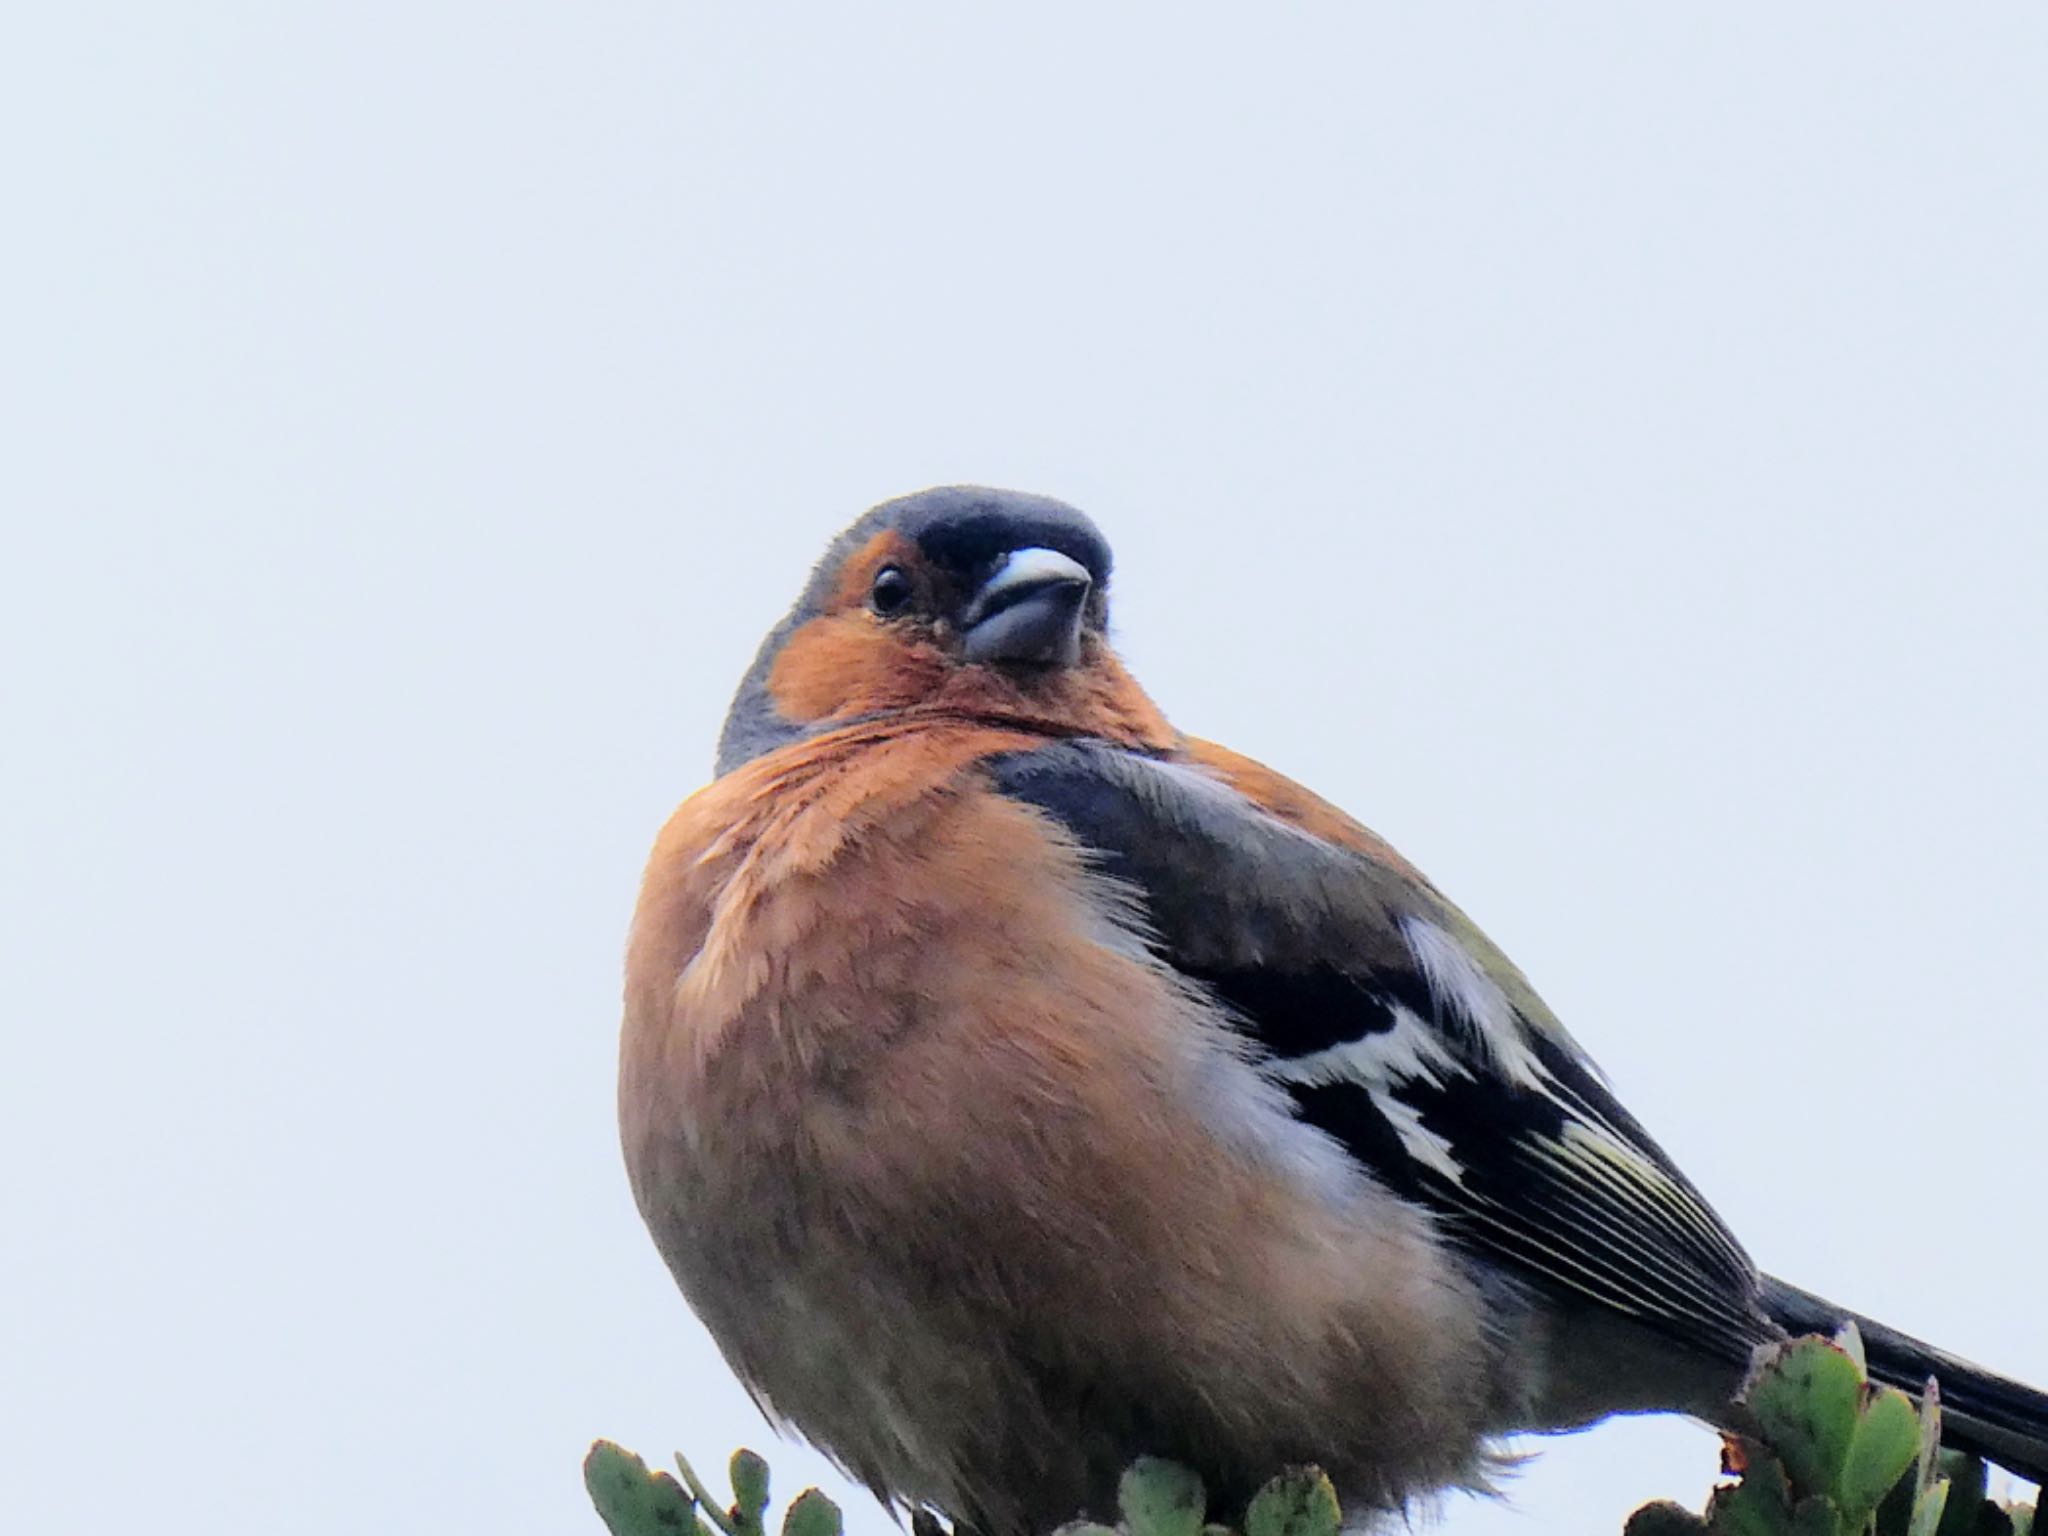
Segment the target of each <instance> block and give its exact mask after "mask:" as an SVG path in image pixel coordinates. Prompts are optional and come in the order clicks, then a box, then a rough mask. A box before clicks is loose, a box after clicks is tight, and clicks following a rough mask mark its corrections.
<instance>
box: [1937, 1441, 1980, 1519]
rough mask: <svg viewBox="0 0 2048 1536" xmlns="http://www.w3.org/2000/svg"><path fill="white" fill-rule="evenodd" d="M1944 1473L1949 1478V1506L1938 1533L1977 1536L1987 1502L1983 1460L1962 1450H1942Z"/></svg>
mask: <svg viewBox="0 0 2048 1536" xmlns="http://www.w3.org/2000/svg"><path fill="white" fill-rule="evenodd" d="M1941 1475H1942V1476H1943V1477H1945V1478H1947V1479H1948V1507H1947V1508H1946V1509H1944V1510H1943V1511H1942V1514H1941V1524H1940V1526H1939V1527H1938V1531H1939V1536H1977V1532H1978V1527H1979V1525H1980V1523H1981V1519H1982V1516H1983V1513H1984V1505H1985V1502H1986V1501H1985V1498H1984V1463H1983V1462H1981V1461H1979V1460H1978V1459H1977V1458H1976V1457H1974V1456H1966V1455H1964V1454H1963V1453H1962V1452H1961V1451H1943V1452H1942V1453H1941Z"/></svg>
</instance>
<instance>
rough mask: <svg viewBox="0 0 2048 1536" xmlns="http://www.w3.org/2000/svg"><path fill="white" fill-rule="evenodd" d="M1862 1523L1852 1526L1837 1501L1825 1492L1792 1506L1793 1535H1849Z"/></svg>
mask: <svg viewBox="0 0 2048 1536" xmlns="http://www.w3.org/2000/svg"><path fill="white" fill-rule="evenodd" d="M1861 1524H1862V1523H1861V1522H1860V1521H1858V1522H1856V1524H1855V1525H1853V1526H1852V1525H1851V1524H1850V1522H1848V1521H1846V1520H1844V1519H1843V1518H1842V1514H1841V1511H1840V1510H1838V1509H1837V1508H1836V1507H1835V1501H1834V1500H1833V1499H1831V1498H1829V1497H1828V1496H1827V1495H1826V1494H1824V1493H1817V1494H1815V1495H1814V1496H1813V1497H1812V1498H1810V1499H1801V1500H1800V1501H1799V1502H1798V1503H1797V1504H1795V1505H1794V1506H1793V1507H1792V1531H1793V1536H1849V1533H1850V1532H1851V1531H1852V1530H1856V1529H1860V1528H1861Z"/></svg>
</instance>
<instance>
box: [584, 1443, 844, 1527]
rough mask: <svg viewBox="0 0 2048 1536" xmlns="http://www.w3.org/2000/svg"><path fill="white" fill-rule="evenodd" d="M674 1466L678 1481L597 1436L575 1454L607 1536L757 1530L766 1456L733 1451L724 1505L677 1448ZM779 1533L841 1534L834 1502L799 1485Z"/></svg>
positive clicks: (765, 1497)
mask: <svg viewBox="0 0 2048 1536" xmlns="http://www.w3.org/2000/svg"><path fill="white" fill-rule="evenodd" d="M676 1470H677V1471H678V1472H680V1473H682V1475H683V1480H682V1482H681V1483H678V1482H677V1481H676V1480H675V1479H674V1478H673V1477H670V1476H669V1475H668V1473H666V1472H653V1471H649V1470H648V1466H647V1463H646V1462H644V1461H642V1460H641V1459H640V1458H639V1457H638V1456H635V1455H634V1454H633V1453H632V1452H631V1451H626V1450H621V1449H620V1448H619V1447H618V1446H616V1445H613V1444H612V1443H611V1441H609V1440H600V1441H598V1442H597V1444H595V1445H593V1446H592V1447H591V1448H590V1454H589V1455H588V1456H586V1457H585V1458H584V1459H583V1486H584V1487H585V1488H587V1489H589V1490H590V1502H591V1503H592V1504H595V1505H596V1506H597V1512H598V1514H599V1515H600V1516H601V1517H602V1518H603V1520H604V1523H605V1526H606V1528H607V1529H608V1530H610V1532H611V1536H721V1533H722V1536H762V1533H763V1532H764V1531H765V1529H766V1525H765V1523H764V1516H765V1513H766V1511H767V1508H768V1463H767V1462H765V1461H763V1460H762V1459H761V1458H760V1457H759V1456H756V1455H755V1454H754V1453H753V1452H752V1451H737V1452H735V1453H734V1454H733V1458H732V1465H731V1467H730V1469H729V1476H730V1478H731V1481H732V1503H731V1504H730V1505H728V1506H726V1507H724V1508H720V1507H719V1504H718V1501H717V1500H716V1499H714V1498H713V1497H712V1496H711V1493H710V1491H709V1490H708V1489H706V1488H705V1486H704V1484H703V1482H702V1481H701V1480H700V1479H699V1478H698V1476H697V1474H696V1471H695V1470H694V1469H693V1468H692V1467H691V1466H690V1464H689V1463H688V1462H687V1461H685V1460H683V1458H682V1457H681V1456H678V1457H676ZM686 1488H687V1490H688V1491H687V1492H686V1491H685V1489H686ZM702 1517H708V1518H709V1520H710V1522H711V1523H710V1524H709V1525H707V1524H705V1520H704V1518H702ZM782 1536H841V1525H840V1518H839V1506H838V1505H837V1504H834V1503H833V1502H832V1501H831V1500H830V1499H828V1498H826V1497H825V1495H824V1494H822V1493H820V1492H819V1491H818V1490H817V1489H815V1488H807V1489H805V1490H804V1492H802V1493H801V1494H799V1495H797V1497H796V1498H795V1499H794V1500H792V1501H791V1502H790V1506H789V1508H788V1509H787V1510H785V1511H784V1512H783V1516H782Z"/></svg>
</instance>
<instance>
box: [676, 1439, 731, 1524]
mask: <svg viewBox="0 0 2048 1536" xmlns="http://www.w3.org/2000/svg"><path fill="white" fill-rule="evenodd" d="M676 1470H677V1471H678V1472H680V1473H682V1474H683V1486H684V1487H686V1488H688V1489H689V1490H690V1497H691V1498H693V1499H695V1500H696V1501H697V1508H698V1509H700V1510H702V1511H703V1512H704V1513H705V1514H706V1515H708V1516H710V1518H711V1523H712V1524H713V1525H715V1526H717V1527H718V1528H719V1529H720V1530H721V1531H723V1532H725V1536H739V1531H738V1528H737V1527H735V1526H734V1525H733V1522H732V1516H731V1515H730V1514H728V1513H727V1512H726V1511H725V1510H722V1509H720V1508H719V1507H718V1500H716V1499H715V1498H713V1497H712V1496H711V1490H710V1489H708V1488H706V1487H705V1486H704V1480H703V1479H702V1478H700V1477H699V1476H697V1469H696V1468H695V1467H693V1466H691V1465H690V1463H689V1460H688V1459H687V1458H686V1457H685V1456H684V1455H683V1453H682V1452H681V1451H677V1452H676Z"/></svg>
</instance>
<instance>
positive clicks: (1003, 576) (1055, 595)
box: [960, 549, 1094, 667]
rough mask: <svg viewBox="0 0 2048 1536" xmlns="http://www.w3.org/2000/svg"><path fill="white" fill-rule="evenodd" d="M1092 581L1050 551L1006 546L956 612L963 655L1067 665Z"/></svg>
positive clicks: (1073, 656) (1074, 657)
mask: <svg viewBox="0 0 2048 1536" xmlns="http://www.w3.org/2000/svg"><path fill="white" fill-rule="evenodd" d="M1093 585H1094V579H1093V578H1092V577H1090V576H1089V574H1088V568H1087V567H1086V566H1084V565H1082V564H1081V563H1080V562H1079V561H1078V560H1071V559H1069V558H1068V557H1067V556H1065V555H1063V554H1061V553H1060V552H1059V551H1058V550H1056V549H1018V550H1012V551H1011V552H1010V553H1009V554H1008V555H1005V556H1004V557H1003V561H1002V563H1001V564H1000V565H998V566H997V567H996V568H995V571H994V573H993V574H992V575H990V577H989V578H988V580H987V581H985V582H983V583H982V584H981V590H980V591H978V592H976V593H975V594H974V597H973V600H972V601H970V602H969V603H968V605H967V610H966V612H964V613H963V614H961V616H960V627H961V631H962V642H963V644H962V649H963V651H964V652H965V653H966V656H967V659H968V660H969V661H1020V662H1031V663H1036V664H1037V665H1040V666H1065V667H1070V666H1072V665H1073V664H1074V663H1075V662H1077V661H1079V660H1080V659H1081V618H1082V612H1083V610H1084V609H1085V608H1086V607H1087V605H1088V589H1089V588H1090V587H1091V586H1093Z"/></svg>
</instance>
